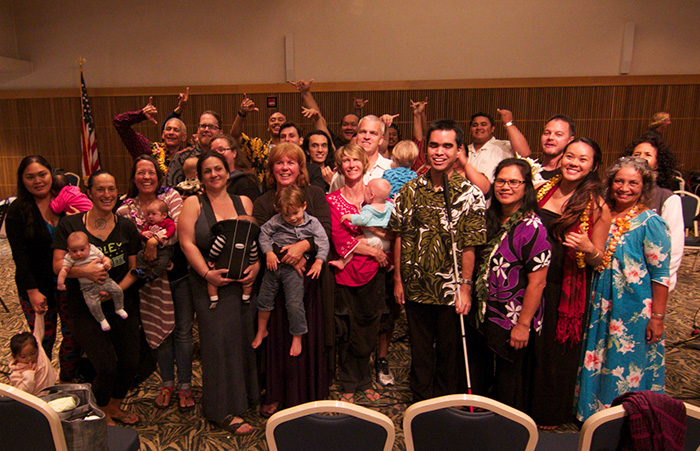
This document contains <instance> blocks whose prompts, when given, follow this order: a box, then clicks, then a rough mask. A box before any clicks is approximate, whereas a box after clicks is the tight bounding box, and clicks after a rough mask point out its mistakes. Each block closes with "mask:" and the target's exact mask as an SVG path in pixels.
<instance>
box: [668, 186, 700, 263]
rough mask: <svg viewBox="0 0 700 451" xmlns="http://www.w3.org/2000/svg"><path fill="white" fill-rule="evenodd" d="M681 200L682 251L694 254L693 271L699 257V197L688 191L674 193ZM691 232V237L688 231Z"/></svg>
mask: <svg viewBox="0 0 700 451" xmlns="http://www.w3.org/2000/svg"><path fill="white" fill-rule="evenodd" d="M674 193H675V194H678V196H680V198H681V206H682V208H683V225H684V227H685V246H684V248H683V249H685V250H686V251H691V252H694V253H695V259H694V260H693V266H692V267H693V270H695V264H696V263H697V260H698V255H700V233H699V228H698V221H697V216H698V214H700V197H699V196H696V195H695V194H693V193H690V192H688V191H682V190H678V191H674ZM691 230H692V231H693V236H689V235H690V233H689V232H690V231H691Z"/></svg>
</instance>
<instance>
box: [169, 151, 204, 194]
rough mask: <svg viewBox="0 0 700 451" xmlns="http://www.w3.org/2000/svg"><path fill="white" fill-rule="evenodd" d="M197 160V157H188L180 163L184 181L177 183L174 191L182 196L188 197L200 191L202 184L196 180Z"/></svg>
mask: <svg viewBox="0 0 700 451" xmlns="http://www.w3.org/2000/svg"><path fill="white" fill-rule="evenodd" d="M197 160H199V157H189V158H188V159H186V160H185V162H184V163H182V171H183V172H184V173H185V180H183V181H182V182H180V183H178V184H177V186H176V187H175V189H176V190H177V191H178V192H179V193H180V194H181V195H182V196H183V197H189V196H192V195H193V194H197V193H199V192H200V191H201V190H202V183H201V182H200V181H199V179H198V178H197Z"/></svg>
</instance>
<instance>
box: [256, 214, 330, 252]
mask: <svg viewBox="0 0 700 451" xmlns="http://www.w3.org/2000/svg"><path fill="white" fill-rule="evenodd" d="M307 238H313V239H314V245H315V246H316V258H320V259H321V260H323V261H326V259H327V258H328V251H329V250H330V244H329V243H328V237H327V236H326V231H325V230H324V229H323V226H322V225H321V223H320V222H319V220H318V219H316V218H314V217H313V216H311V215H309V214H308V213H307V212H304V221H303V222H302V223H301V224H299V225H298V226H293V225H291V224H287V223H286V222H285V221H284V219H283V218H282V215H281V214H279V213H278V214H276V215H275V216H273V217H272V218H270V220H269V221H267V222H266V223H265V224H263V226H262V227H261V228H260V237H259V238H258V240H259V242H260V249H261V250H262V251H263V252H271V251H272V245H273V244H276V245H278V246H286V245H288V244H294V243H297V242H299V241H301V240H305V239H307ZM304 256H305V257H308V255H307V254H304Z"/></svg>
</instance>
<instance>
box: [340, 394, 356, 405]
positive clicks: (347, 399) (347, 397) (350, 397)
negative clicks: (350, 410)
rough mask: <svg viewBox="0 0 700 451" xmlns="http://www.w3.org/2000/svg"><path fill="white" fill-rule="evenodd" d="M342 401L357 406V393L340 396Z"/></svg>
mask: <svg viewBox="0 0 700 451" xmlns="http://www.w3.org/2000/svg"><path fill="white" fill-rule="evenodd" d="M340 400H341V401H343V402H349V403H350V404H355V393H343V394H342V395H340Z"/></svg>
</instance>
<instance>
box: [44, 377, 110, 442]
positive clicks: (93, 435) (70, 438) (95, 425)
mask: <svg viewBox="0 0 700 451" xmlns="http://www.w3.org/2000/svg"><path fill="white" fill-rule="evenodd" d="M42 393H48V396H39V398H42V399H44V400H47V399H48V398H50V399H56V398H60V397H61V396H57V395H63V396H69V395H75V396H77V397H78V400H79V402H78V406H77V407H75V408H74V409H72V410H70V411H67V412H61V413H59V414H58V416H59V418H60V419H61V426H62V427H63V435H64V436H65V437H66V445H67V446H68V450H69V451H108V448H107V419H106V418H105V414H104V412H102V411H101V410H100V408H99V407H97V401H96V400H95V395H93V394H92V386H91V385H90V384H62V385H53V386H51V387H47V388H45V389H44V390H43V391H42ZM50 399H49V400H50ZM88 416H96V417H98V418H97V419H94V420H85V417H88Z"/></svg>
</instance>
